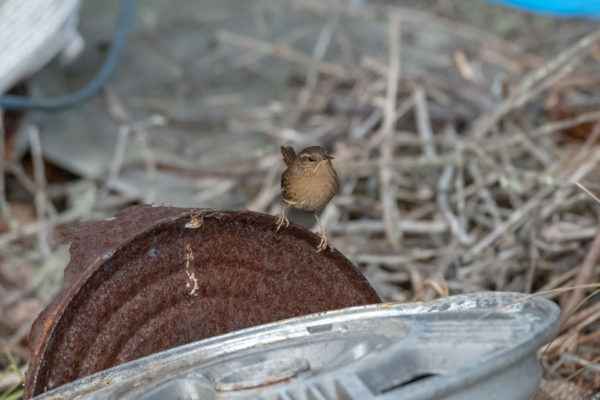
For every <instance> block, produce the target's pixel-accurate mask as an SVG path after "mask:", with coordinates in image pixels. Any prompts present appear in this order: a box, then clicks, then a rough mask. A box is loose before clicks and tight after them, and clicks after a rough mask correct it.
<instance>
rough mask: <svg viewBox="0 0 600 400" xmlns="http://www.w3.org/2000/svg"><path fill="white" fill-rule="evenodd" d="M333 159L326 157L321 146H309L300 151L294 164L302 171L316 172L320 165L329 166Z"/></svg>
mask: <svg viewBox="0 0 600 400" xmlns="http://www.w3.org/2000/svg"><path fill="white" fill-rule="evenodd" d="M330 160H333V157H332V156H330V155H327V152H326V151H325V149H324V148H322V147H321V146H310V147H307V148H305V149H304V150H302V151H301V152H300V153H299V154H298V156H297V157H296V160H295V161H294V164H296V165H298V166H300V167H301V168H302V169H306V170H317V169H319V168H320V167H321V166H322V165H331V161H330Z"/></svg>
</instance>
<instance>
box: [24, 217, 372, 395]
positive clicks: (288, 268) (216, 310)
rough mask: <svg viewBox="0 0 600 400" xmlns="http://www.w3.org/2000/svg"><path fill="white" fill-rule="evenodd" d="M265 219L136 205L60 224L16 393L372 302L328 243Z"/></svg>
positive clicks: (360, 279)
mask: <svg viewBox="0 0 600 400" xmlns="http://www.w3.org/2000/svg"><path fill="white" fill-rule="evenodd" d="M193 221H196V222H193ZM275 221H276V218H275V217H274V216H271V215H266V214H260V213H254V212H249V211H241V212H238V211H218V210H205V209H182V208H174V207H152V206H136V207H131V208H128V209H126V210H124V211H122V212H121V213H119V214H117V216H116V218H114V219H111V220H109V221H106V220H103V221H87V222H83V223H81V224H78V225H76V226H73V227H71V228H69V229H67V230H66V231H65V232H64V239H65V240H64V241H66V242H71V246H70V256H71V259H70V263H69V265H68V266H67V268H66V269H65V279H64V286H63V290H62V292H61V293H60V294H59V295H58V296H57V298H56V299H55V300H54V301H53V302H52V303H51V304H50V305H49V306H48V307H47V308H46V309H45V310H44V311H42V313H40V315H39V316H38V318H37V320H36V321H35V323H34V325H33V327H32V330H31V333H30V340H29V343H30V347H31V349H32V357H31V360H30V364H29V368H28V370H27V376H26V380H25V390H24V398H25V399H28V398H30V397H32V396H34V395H37V394H40V393H42V392H44V391H46V390H50V389H53V388H54V387H57V386H59V385H62V384H65V383H68V382H71V381H73V380H75V379H78V378H81V377H84V376H87V375H90V374H92V373H94V372H98V371H101V370H103V369H106V368H109V367H112V366H115V365H119V364H122V363H123V362H126V361H130V360H134V359H137V358H140V357H144V356H147V355H150V354H153V353H156V352H159V351H162V350H166V349H169V348H173V347H176V346H179V345H183V344H186V343H190V342H193V341H197V340H200V339H204V338H208V337H212V336H215V335H219V334H223V333H227V332H231V331H235V330H238V329H243V328H247V327H250V326H255V325H259V324H264V323H269V322H274V321H278V320H283V319H287V318H292V317H297V316H301V315H306V314H312V313H316V312H322V311H327V310H332V309H339V308H344V307H349V306H356V305H363V304H371V303H378V302H380V299H379V298H378V297H377V295H376V294H375V291H374V290H373V289H372V288H371V286H370V285H369V284H368V282H367V280H366V279H365V278H364V276H363V275H362V274H361V273H360V272H359V271H358V270H357V269H356V267H354V265H353V264H352V263H351V262H350V261H349V260H348V259H347V258H346V257H344V256H343V255H342V254H341V253H340V252H339V251H337V250H334V249H332V251H331V252H322V253H317V252H315V251H314V248H315V247H316V245H317V244H318V243H319V236H317V235H315V234H313V233H312V232H309V231H308V230H306V229H304V228H301V227H299V226H297V225H295V224H291V225H290V226H289V227H288V228H286V229H285V230H284V231H280V232H275V230H274V229H273V226H274V225H275ZM190 223H191V224H190ZM186 224H190V225H194V226H196V225H198V224H200V225H199V226H201V227H202V229H189V228H187V227H186ZM199 265H201V266H202V276H201V277H200V276H198V275H197V274H198V269H197V268H198V266H199ZM182 267H184V271H185V273H186V275H185V279H186V285H183V284H182V274H181V272H182V271H181V269H182ZM199 278H200V279H199ZM190 294H193V295H190Z"/></svg>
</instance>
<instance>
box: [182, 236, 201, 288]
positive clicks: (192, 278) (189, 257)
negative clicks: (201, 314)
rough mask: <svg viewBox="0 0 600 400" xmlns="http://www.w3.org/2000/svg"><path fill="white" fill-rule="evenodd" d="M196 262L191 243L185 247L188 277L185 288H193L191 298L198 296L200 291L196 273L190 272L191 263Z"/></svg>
mask: <svg viewBox="0 0 600 400" xmlns="http://www.w3.org/2000/svg"><path fill="white" fill-rule="evenodd" d="M193 260H194V252H193V250H192V246H190V244H189V243H187V244H186V245H185V274H186V275H187V282H186V284H185V287H187V288H188V289H189V288H192V290H191V291H190V295H191V296H197V295H198V289H199V288H200V287H199V285H198V278H196V273H195V272H192V271H191V270H190V263H191V262H192V261H193Z"/></svg>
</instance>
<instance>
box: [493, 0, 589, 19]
mask: <svg viewBox="0 0 600 400" xmlns="http://www.w3.org/2000/svg"><path fill="white" fill-rule="evenodd" d="M487 1H490V2H493V3H499V4H503V5H508V6H512V7H516V8H520V9H522V10H527V11H533V12H538V13H543V14H550V15H555V16H560V17H589V18H600V0H487Z"/></svg>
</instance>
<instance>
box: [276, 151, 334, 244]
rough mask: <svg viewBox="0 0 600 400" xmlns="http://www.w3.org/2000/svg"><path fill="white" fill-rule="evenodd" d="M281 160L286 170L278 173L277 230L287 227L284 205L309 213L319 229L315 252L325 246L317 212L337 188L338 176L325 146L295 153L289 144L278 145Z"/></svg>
mask: <svg viewBox="0 0 600 400" xmlns="http://www.w3.org/2000/svg"><path fill="white" fill-rule="evenodd" d="M281 154H282V155H283V161H285V164H286V165H287V169H286V170H285V171H284V172H283V174H282V175H281V197H283V201H285V203H286V204H285V205H284V206H283V210H281V214H280V215H279V218H278V219H277V231H279V229H280V228H281V226H282V225H283V224H285V226H286V227H287V226H288V225H289V224H290V221H289V220H288V219H287V217H286V215H285V210H286V207H287V205H288V204H289V205H290V206H292V207H294V208H297V209H299V210H302V211H308V212H312V213H313V214H314V216H315V218H316V220H317V223H318V224H319V227H320V228H321V242H320V243H319V245H318V246H317V251H322V250H324V249H326V248H327V235H326V234H325V229H323V225H321V221H320V220H319V217H318V216H317V211H319V210H321V209H322V208H323V207H325V206H326V205H327V203H329V201H331V199H332V198H333V196H334V195H335V192H337V188H338V179H337V174H336V173H335V169H333V165H331V160H332V159H333V157H331V156H329V155H327V153H326V152H325V149H324V148H322V147H320V146H311V147H307V148H305V149H304V150H302V151H301V152H300V153H299V154H298V155H296V152H295V151H294V149H293V148H292V147H290V146H281Z"/></svg>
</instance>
